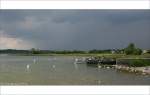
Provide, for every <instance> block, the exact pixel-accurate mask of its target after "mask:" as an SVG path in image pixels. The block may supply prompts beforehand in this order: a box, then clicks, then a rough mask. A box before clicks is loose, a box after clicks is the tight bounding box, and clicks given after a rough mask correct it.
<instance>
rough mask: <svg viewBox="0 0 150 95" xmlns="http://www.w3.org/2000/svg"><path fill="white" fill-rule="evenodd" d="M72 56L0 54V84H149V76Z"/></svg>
mask: <svg viewBox="0 0 150 95" xmlns="http://www.w3.org/2000/svg"><path fill="white" fill-rule="evenodd" d="M75 58H81V57H75V56H0V85H150V76H148V75H139V74H134V73H128V72H120V71H117V70H116V69H106V68H101V69H100V68H97V67H96V66H88V65H86V64H84V63H83V64H74V61H75Z"/></svg>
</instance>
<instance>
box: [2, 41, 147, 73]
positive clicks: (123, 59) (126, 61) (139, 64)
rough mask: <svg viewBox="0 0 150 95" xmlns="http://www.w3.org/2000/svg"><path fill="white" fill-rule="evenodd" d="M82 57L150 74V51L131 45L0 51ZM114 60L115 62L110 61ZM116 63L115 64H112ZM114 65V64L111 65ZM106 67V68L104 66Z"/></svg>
mask: <svg viewBox="0 0 150 95" xmlns="http://www.w3.org/2000/svg"><path fill="white" fill-rule="evenodd" d="M5 55H13V56H80V57H86V63H89V64H96V65H101V66H98V67H99V68H101V67H103V66H102V65H106V66H107V67H108V68H109V67H115V68H116V69H118V70H123V71H128V72H135V73H139V72H140V73H142V74H150V50H142V49H139V48H136V47H135V45H134V44H133V43H130V44H129V45H128V46H127V47H126V48H124V49H107V50H96V49H94V50H89V51H81V50H39V49H34V48H32V49H31V50H14V49H5V50H0V56H5ZM110 60H113V61H110ZM112 62H114V63H112ZM107 63H108V64H107ZM110 63H112V64H110ZM104 67H105V66H104Z"/></svg>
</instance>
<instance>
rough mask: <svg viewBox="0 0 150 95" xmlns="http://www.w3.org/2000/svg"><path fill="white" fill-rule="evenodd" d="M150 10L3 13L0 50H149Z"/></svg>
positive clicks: (15, 11) (11, 11)
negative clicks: (128, 48) (133, 48)
mask: <svg viewBox="0 0 150 95" xmlns="http://www.w3.org/2000/svg"><path fill="white" fill-rule="evenodd" d="M149 41H150V11H149V10H0V49H19V50H22V49H23V50H28V49H31V48H37V49H41V50H91V49H101V50H104V49H120V48H125V47H126V46H127V45H128V44H129V43H134V44H135V45H136V46H137V47H139V48H142V49H150V44H149Z"/></svg>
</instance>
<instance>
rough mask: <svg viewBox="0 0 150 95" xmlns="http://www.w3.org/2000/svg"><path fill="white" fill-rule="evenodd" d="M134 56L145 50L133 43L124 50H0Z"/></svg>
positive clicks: (2, 52)
mask: <svg viewBox="0 0 150 95" xmlns="http://www.w3.org/2000/svg"><path fill="white" fill-rule="evenodd" d="M112 53H113V54H114V53H115V54H127V55H130V54H134V55H140V54H142V53H143V50H142V49H140V48H137V47H135V45H134V44H133V43H130V44H129V45H128V46H127V47H126V48H124V49H106V50H98V49H93V50H88V51H83V50H39V49H35V48H32V49H30V50H16V49H3V50H0V54H112ZM146 53H150V50H147V52H146Z"/></svg>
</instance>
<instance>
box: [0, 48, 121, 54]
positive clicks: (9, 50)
mask: <svg viewBox="0 0 150 95" xmlns="http://www.w3.org/2000/svg"><path fill="white" fill-rule="evenodd" d="M117 51H121V50H117ZM88 53H112V50H111V49H107V50H97V49H93V50H88V51H83V50H39V49H31V50H16V49H3V50H0V54H88Z"/></svg>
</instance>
